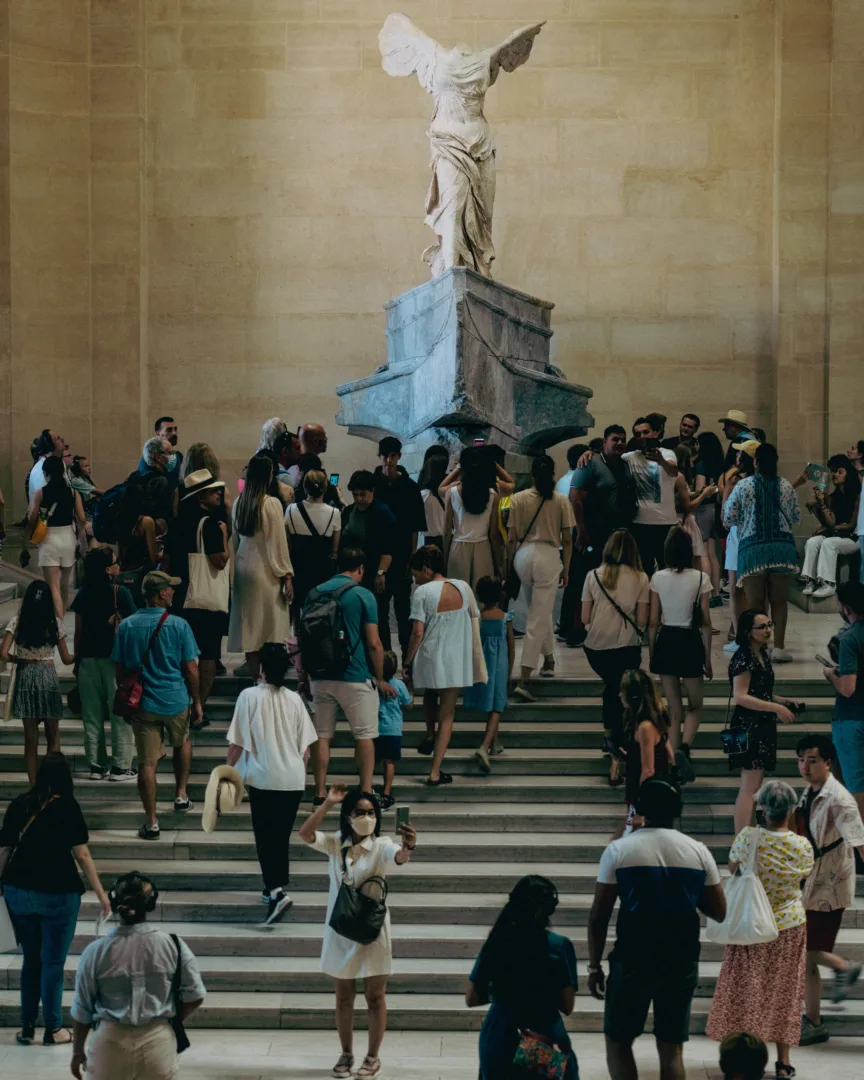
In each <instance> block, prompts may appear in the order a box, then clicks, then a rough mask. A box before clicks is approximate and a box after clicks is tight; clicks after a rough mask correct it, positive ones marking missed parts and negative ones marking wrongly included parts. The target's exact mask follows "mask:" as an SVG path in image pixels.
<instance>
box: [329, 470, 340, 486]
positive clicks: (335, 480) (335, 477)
mask: <svg viewBox="0 0 864 1080" xmlns="http://www.w3.org/2000/svg"><path fill="white" fill-rule="evenodd" d="M330 483H331V484H332V485H333V487H339V473H338V472H331V473H330Z"/></svg>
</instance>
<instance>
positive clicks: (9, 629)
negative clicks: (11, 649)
mask: <svg viewBox="0 0 864 1080" xmlns="http://www.w3.org/2000/svg"><path fill="white" fill-rule="evenodd" d="M3 633H4V634H12V636H13V640H14V637H15V634H17V633H18V616H17V615H15V616H13V617H12V618H11V619H10V620H9V622H8V623H7V624H6V629H5V630H4V631H3ZM65 637H66V631H65V630H64V629H63V622H62V620H61V619H58V620H57V640H58V641H60V640H61V639H62V638H65ZM55 648H56V646H54V645H37V646H36V647H35V648H34V647H32V646H30V645H19V644H18V642H17V641H16V642H15V659H16V660H45V661H49V660H50V661H53V659H54V649H55Z"/></svg>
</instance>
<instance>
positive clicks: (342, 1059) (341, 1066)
mask: <svg viewBox="0 0 864 1080" xmlns="http://www.w3.org/2000/svg"><path fill="white" fill-rule="evenodd" d="M353 1071H354V1055H353V1054H340V1055H339V1060H338V1061H337V1062H336V1064H335V1065H334V1066H333V1075H334V1076H350V1075H351V1073H352V1072H353Z"/></svg>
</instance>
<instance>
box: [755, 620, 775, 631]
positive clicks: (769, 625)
mask: <svg viewBox="0 0 864 1080" xmlns="http://www.w3.org/2000/svg"><path fill="white" fill-rule="evenodd" d="M753 629H754V630H773V629H774V623H773V622H771V621H770V620H769V621H768V622H763V623H755V624H754V626H753Z"/></svg>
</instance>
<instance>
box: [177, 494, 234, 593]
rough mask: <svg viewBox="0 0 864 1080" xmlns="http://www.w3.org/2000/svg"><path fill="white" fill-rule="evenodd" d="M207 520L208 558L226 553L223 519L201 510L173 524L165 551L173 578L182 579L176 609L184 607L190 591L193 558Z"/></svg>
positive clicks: (205, 532)
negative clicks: (190, 567) (199, 534)
mask: <svg viewBox="0 0 864 1080" xmlns="http://www.w3.org/2000/svg"><path fill="white" fill-rule="evenodd" d="M202 518H204V528H203V529H202V531H201V533H202V543H203V547H204V554H205V555H219V554H220V553H221V552H223V551H224V550H225V543H224V541H223V538H222V530H221V529H220V527H219V518H218V516H214V515H213V514H208V513H207V512H206V510H201V511H200V513H199V514H197V515H193V514H188V513H183V514H182V516H181V517H178V518H175V519H174V520H173V521H172V522H171V523H170V525H169V528H168V536H167V538H166V541H165V550H166V552H167V554H168V572H169V573H170V574H171V576H172V577H179V578H180V579H181V581H182V582H183V584H182V585H178V586H177V587H176V588H175V590H174V610H175V611H178V610H179V609H180V608H182V607H183V601H184V600H185V599H186V592H187V590H188V588H189V556H190V555H194V554H195V553H196V552H197V551H198V524H199V522H200V521H201V519H202Z"/></svg>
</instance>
